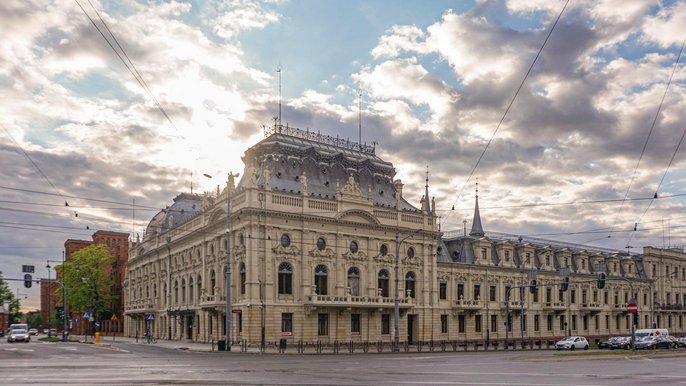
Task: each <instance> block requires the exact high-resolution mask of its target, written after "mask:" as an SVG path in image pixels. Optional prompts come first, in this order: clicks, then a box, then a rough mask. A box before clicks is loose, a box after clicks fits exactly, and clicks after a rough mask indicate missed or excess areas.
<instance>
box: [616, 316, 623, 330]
mask: <svg viewBox="0 0 686 386" xmlns="http://www.w3.org/2000/svg"><path fill="white" fill-rule="evenodd" d="M615 326H616V327H617V329H618V330H621V329H622V315H617V317H616V318H615Z"/></svg>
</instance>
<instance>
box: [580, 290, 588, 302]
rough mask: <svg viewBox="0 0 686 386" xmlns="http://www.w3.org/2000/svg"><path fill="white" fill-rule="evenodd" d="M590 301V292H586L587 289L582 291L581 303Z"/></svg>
mask: <svg viewBox="0 0 686 386" xmlns="http://www.w3.org/2000/svg"><path fill="white" fill-rule="evenodd" d="M586 303H588V294H587V293H586V290H582V291H581V304H586Z"/></svg>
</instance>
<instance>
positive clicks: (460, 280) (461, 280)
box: [455, 274, 467, 283]
mask: <svg viewBox="0 0 686 386" xmlns="http://www.w3.org/2000/svg"><path fill="white" fill-rule="evenodd" d="M455 280H457V282H458V283H465V282H466V281H467V277H466V276H465V275H463V274H458V275H457V277H456V278H455Z"/></svg>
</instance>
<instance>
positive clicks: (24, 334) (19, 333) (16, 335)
mask: <svg viewBox="0 0 686 386" xmlns="http://www.w3.org/2000/svg"><path fill="white" fill-rule="evenodd" d="M7 341H8V342H9V343H14V342H26V343H28V342H30V341H31V335H29V332H28V331H27V330H10V333H9V334H7Z"/></svg>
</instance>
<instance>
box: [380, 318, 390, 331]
mask: <svg viewBox="0 0 686 386" xmlns="http://www.w3.org/2000/svg"><path fill="white" fill-rule="evenodd" d="M390 333H391V315H389V314H381V335H390Z"/></svg>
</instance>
